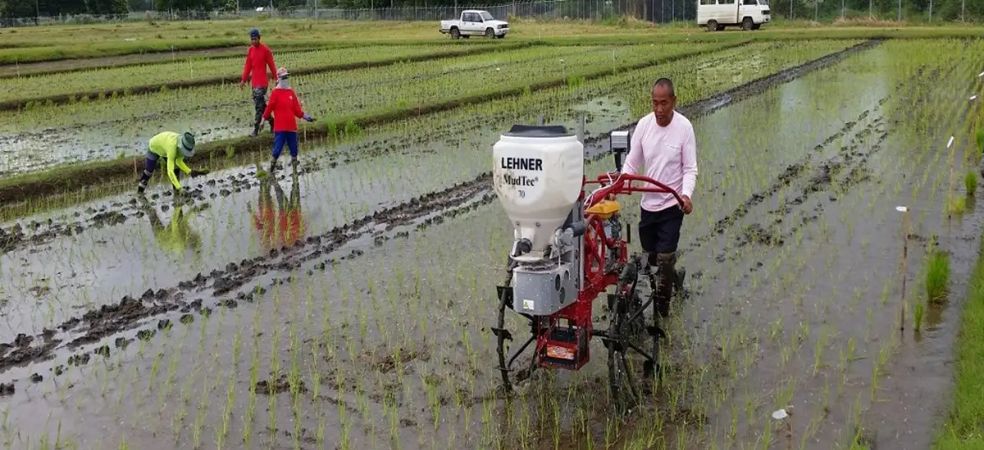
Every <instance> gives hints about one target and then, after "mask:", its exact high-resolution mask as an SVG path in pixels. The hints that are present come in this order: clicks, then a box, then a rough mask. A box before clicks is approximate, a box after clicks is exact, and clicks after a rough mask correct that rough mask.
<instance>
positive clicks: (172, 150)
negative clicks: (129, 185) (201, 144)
mask: <svg viewBox="0 0 984 450" xmlns="http://www.w3.org/2000/svg"><path fill="white" fill-rule="evenodd" d="M148 148H149V149H148V151H147V165H146V167H145V168H144V171H143V175H141V176H140V183H139V184H138V185H137V192H139V193H141V194H143V192H144V190H145V189H147V181H148V180H150V176H151V175H153V173H154V170H156V169H157V161H158V160H159V159H160V158H164V159H166V160H167V166H166V167H167V177H168V178H169V179H170V180H171V186H172V187H173V188H174V193H175V194H181V193H182V192H183V191H182V189H181V182H180V181H179V180H178V169H180V170H181V171H182V172H184V173H185V174H186V175H189V176H192V177H197V176H199V175H205V174H207V173H208V170H191V169H190V168H189V167H188V165H187V164H185V162H184V159H185V158H191V157H192V156H194V155H195V136H194V135H193V134H191V133H189V132H185V133H184V134H183V135H178V133H175V132H173V131H164V132H161V133H158V134H157V135H156V136H154V137H152V138H150V143H149V144H148Z"/></svg>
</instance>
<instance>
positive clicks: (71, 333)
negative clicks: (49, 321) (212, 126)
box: [0, 40, 880, 374]
mask: <svg viewBox="0 0 984 450" xmlns="http://www.w3.org/2000/svg"><path fill="white" fill-rule="evenodd" d="M878 43H880V40H869V41H865V42H864V43H861V44H858V45H856V46H853V47H849V48H847V49H844V50H840V51H838V52H835V53H831V54H828V55H825V56H823V57H821V58H818V59H815V60H812V61H809V62H807V63H804V64H801V65H799V66H795V67H792V68H788V69H785V70H782V71H780V72H777V73H775V74H772V75H768V76H765V77H762V78H759V79H757V80H753V81H751V82H749V83H746V84H744V85H741V86H738V87H736V88H733V89H729V90H728V91H725V92H723V93H720V94H716V95H714V96H712V97H709V98H707V99H704V100H700V101H697V102H695V103H692V104H690V105H687V106H684V107H681V108H680V109H679V110H680V111H681V112H683V113H685V114H687V115H688V116H691V117H698V116H702V115H706V114H710V113H711V112H713V111H716V110H717V109H720V108H722V107H724V106H727V105H729V104H732V103H735V102H737V101H740V100H741V99H744V98H747V97H749V96H752V95H756V94H758V93H761V92H764V91H765V90H767V89H769V88H771V87H773V86H775V85H778V84H782V83H786V82H789V81H792V80H794V79H796V78H798V77H800V76H803V75H805V74H807V73H809V72H812V71H815V70H818V69H821V68H825V67H828V66H830V65H832V64H834V63H836V62H839V61H840V60H842V59H843V58H845V57H846V56H847V55H849V54H852V53H855V52H858V51H861V50H864V49H868V48H871V47H873V46H875V45H878ZM632 125H634V124H630V125H629V126H632ZM602 141H603V138H602V137H600V136H599V137H596V138H592V139H587V140H586V141H585V145H586V148H585V154H586V157H587V158H589V159H591V160H594V161H597V160H600V159H603V158H604V157H606V156H607V155H608V153H607V151H606V150H607V149H606V148H605V146H604V145H602V144H601V143H602ZM240 178H242V176H241V177H240ZM490 181H491V172H486V173H483V174H481V175H479V176H478V177H476V178H475V179H473V180H471V181H466V182H463V183H459V184H457V185H455V186H452V187H449V188H447V189H445V190H442V191H439V192H433V193H429V194H425V195H422V196H420V197H417V198H415V199H413V200H410V201H408V202H404V203H402V204H400V205H398V206H394V207H390V208H386V209H383V210H381V211H378V212H376V213H373V214H371V215H366V216H364V217H363V218H361V219H359V220H356V221H354V222H350V223H348V224H346V225H343V226H340V227H336V228H334V229H332V230H329V231H327V232H325V233H322V234H319V235H317V236H311V237H308V238H307V239H306V240H304V241H301V242H299V243H298V244H296V245H295V246H293V247H290V248H284V249H281V250H279V251H278V250H273V251H271V252H270V253H269V254H267V255H261V256H258V257H255V258H247V259H244V260H242V261H240V262H238V263H235V262H233V263H229V264H227V265H226V266H225V269H224V270H213V271H212V272H211V273H209V274H207V275H205V274H199V275H198V276H196V277H195V278H193V279H190V280H186V281H183V282H180V283H178V285H177V286H175V287H171V288H167V289H163V288H162V289H158V290H157V291H156V292H155V291H153V290H148V291H146V292H144V294H143V295H142V296H140V298H139V299H137V298H134V297H131V296H129V295H127V296H124V297H123V298H122V299H121V300H120V301H119V302H118V303H115V304H108V305H104V306H102V307H101V308H99V309H97V310H90V311H88V312H86V313H84V314H83V315H82V316H77V317H73V318H70V319H68V320H66V321H64V322H62V323H61V324H60V325H58V326H57V327H56V328H57V330H50V329H46V330H44V331H43V332H42V333H40V334H38V335H36V336H27V335H25V334H19V335H18V336H17V337H16V338H15V339H14V341H12V342H10V343H0V374H2V373H5V372H8V371H9V370H11V369H13V368H16V367H23V366H25V365H27V364H30V363H36V362H42V361H47V360H51V359H53V358H55V357H56V353H59V352H61V351H66V350H67V351H68V352H69V354H68V355H66V356H67V357H68V358H69V362H70V364H75V365H77V364H84V362H87V361H88V360H89V358H90V355H91V354H101V355H104V356H108V353H109V345H108V340H109V339H110V338H112V337H113V336H116V335H119V334H120V333H122V332H124V331H127V330H132V329H136V328H142V327H146V328H143V329H141V330H140V331H138V332H137V334H136V336H137V338H139V339H149V338H150V337H152V336H153V335H154V334H155V333H156V330H155V325H154V324H152V323H151V321H152V320H153V319H155V318H159V317H162V316H165V315H178V314H180V315H181V316H180V319H179V320H180V321H182V322H184V321H186V320H193V316H192V315H191V314H192V313H197V314H210V313H211V311H212V309H211V308H213V307H229V308H235V307H236V306H238V304H239V303H240V302H242V301H246V302H252V301H254V300H255V297H256V296H257V295H261V294H262V293H263V292H265V290H266V288H265V287H263V286H260V285H255V286H252V287H251V288H246V289H244V287H245V286H246V285H247V284H248V283H251V282H252V281H254V280H256V279H257V278H260V277H264V276H267V275H269V274H270V273H271V272H275V271H276V272H283V271H287V272H289V271H293V270H296V269H299V268H302V266H303V265H304V264H311V266H312V268H310V269H308V274H312V273H313V271H314V270H325V268H326V267H327V266H328V264H334V263H337V262H339V261H343V260H347V259H350V258H354V257H358V256H360V255H362V254H363V250H361V249H359V248H355V249H352V250H351V251H348V253H347V254H340V253H339V252H341V251H344V250H345V246H346V245H347V244H351V243H353V242H355V241H360V240H368V239H372V241H373V244H375V245H381V244H382V243H383V242H385V241H387V240H390V239H399V238H407V237H409V235H410V233H411V232H413V231H419V230H422V229H425V228H428V227H429V226H432V225H436V224H439V223H442V222H443V221H444V220H446V219H448V218H452V217H456V216H458V215H461V214H465V213H467V212H469V211H472V210H474V209H475V208H477V207H479V206H482V205H486V204H489V203H492V202H493V201H494V200H495V199H496V197H495V195H494V193H493V192H492V189H491V183H490ZM200 194H201V195H204V191H203V192H201V193H200ZM214 194H215V193H214V192H212V193H211V195H214ZM200 198H201V197H200V196H199V199H200ZM376 227H383V228H385V229H386V232H385V233H373V231H372V230H373V229H374V228H376ZM394 231H395V232H394ZM386 233H389V234H386ZM0 237H2V236H0ZM319 258H320V260H319ZM291 279H292V276H291V275H287V276H286V277H284V278H281V279H277V278H273V281H272V282H271V284H270V286H272V285H276V284H282V283H284V282H286V281H289V280H291ZM207 289H211V291H212V292H211V293H208V294H205V295H206V296H211V297H212V298H211V301H210V304H208V305H206V304H205V303H204V301H203V300H202V299H201V298H196V299H194V300H190V299H188V297H197V296H199V294H202V293H203V291H205V290H207ZM170 323H171V322H170V319H169V318H163V319H159V320H158V321H157V323H156V328H158V329H163V328H166V327H169V326H170ZM128 341H129V340H128V339H127V338H125V337H117V338H116V340H115V344H116V346H117V347H125V345H126V343H127V342H128ZM32 344H34V345H32ZM99 344H103V345H101V346H99ZM97 346H98V347H97ZM85 347H95V348H94V349H93V351H91V352H90V351H86V350H85V349H84V348H85ZM58 367H61V366H57V367H55V368H53V369H51V370H55V372H56V373H57V372H59V370H58Z"/></svg>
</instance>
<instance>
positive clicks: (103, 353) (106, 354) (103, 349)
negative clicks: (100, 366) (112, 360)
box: [93, 345, 109, 358]
mask: <svg viewBox="0 0 984 450" xmlns="http://www.w3.org/2000/svg"><path fill="white" fill-rule="evenodd" d="M93 353H94V354H96V355H100V356H103V357H105V358H109V346H108V345H103V346H102V347H99V348H97V349H96V350H95V351H93Z"/></svg>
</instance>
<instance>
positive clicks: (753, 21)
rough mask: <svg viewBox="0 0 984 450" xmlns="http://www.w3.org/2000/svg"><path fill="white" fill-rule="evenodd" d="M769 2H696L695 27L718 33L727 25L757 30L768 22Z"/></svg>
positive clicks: (761, 0) (721, 0) (748, 0)
mask: <svg viewBox="0 0 984 450" xmlns="http://www.w3.org/2000/svg"><path fill="white" fill-rule="evenodd" d="M769 14H770V11H769V0H697V25H699V26H706V27H707V31H720V30H723V29H724V27H725V26H728V25H732V26H735V25H741V28H742V29H743V30H757V29H759V27H761V26H762V24H763V23H768V22H769V20H770V16H769Z"/></svg>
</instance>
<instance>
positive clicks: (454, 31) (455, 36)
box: [451, 28, 461, 39]
mask: <svg viewBox="0 0 984 450" xmlns="http://www.w3.org/2000/svg"><path fill="white" fill-rule="evenodd" d="M460 37H461V32H460V31H458V29H457V28H452V29H451V39H458V38H460Z"/></svg>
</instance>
